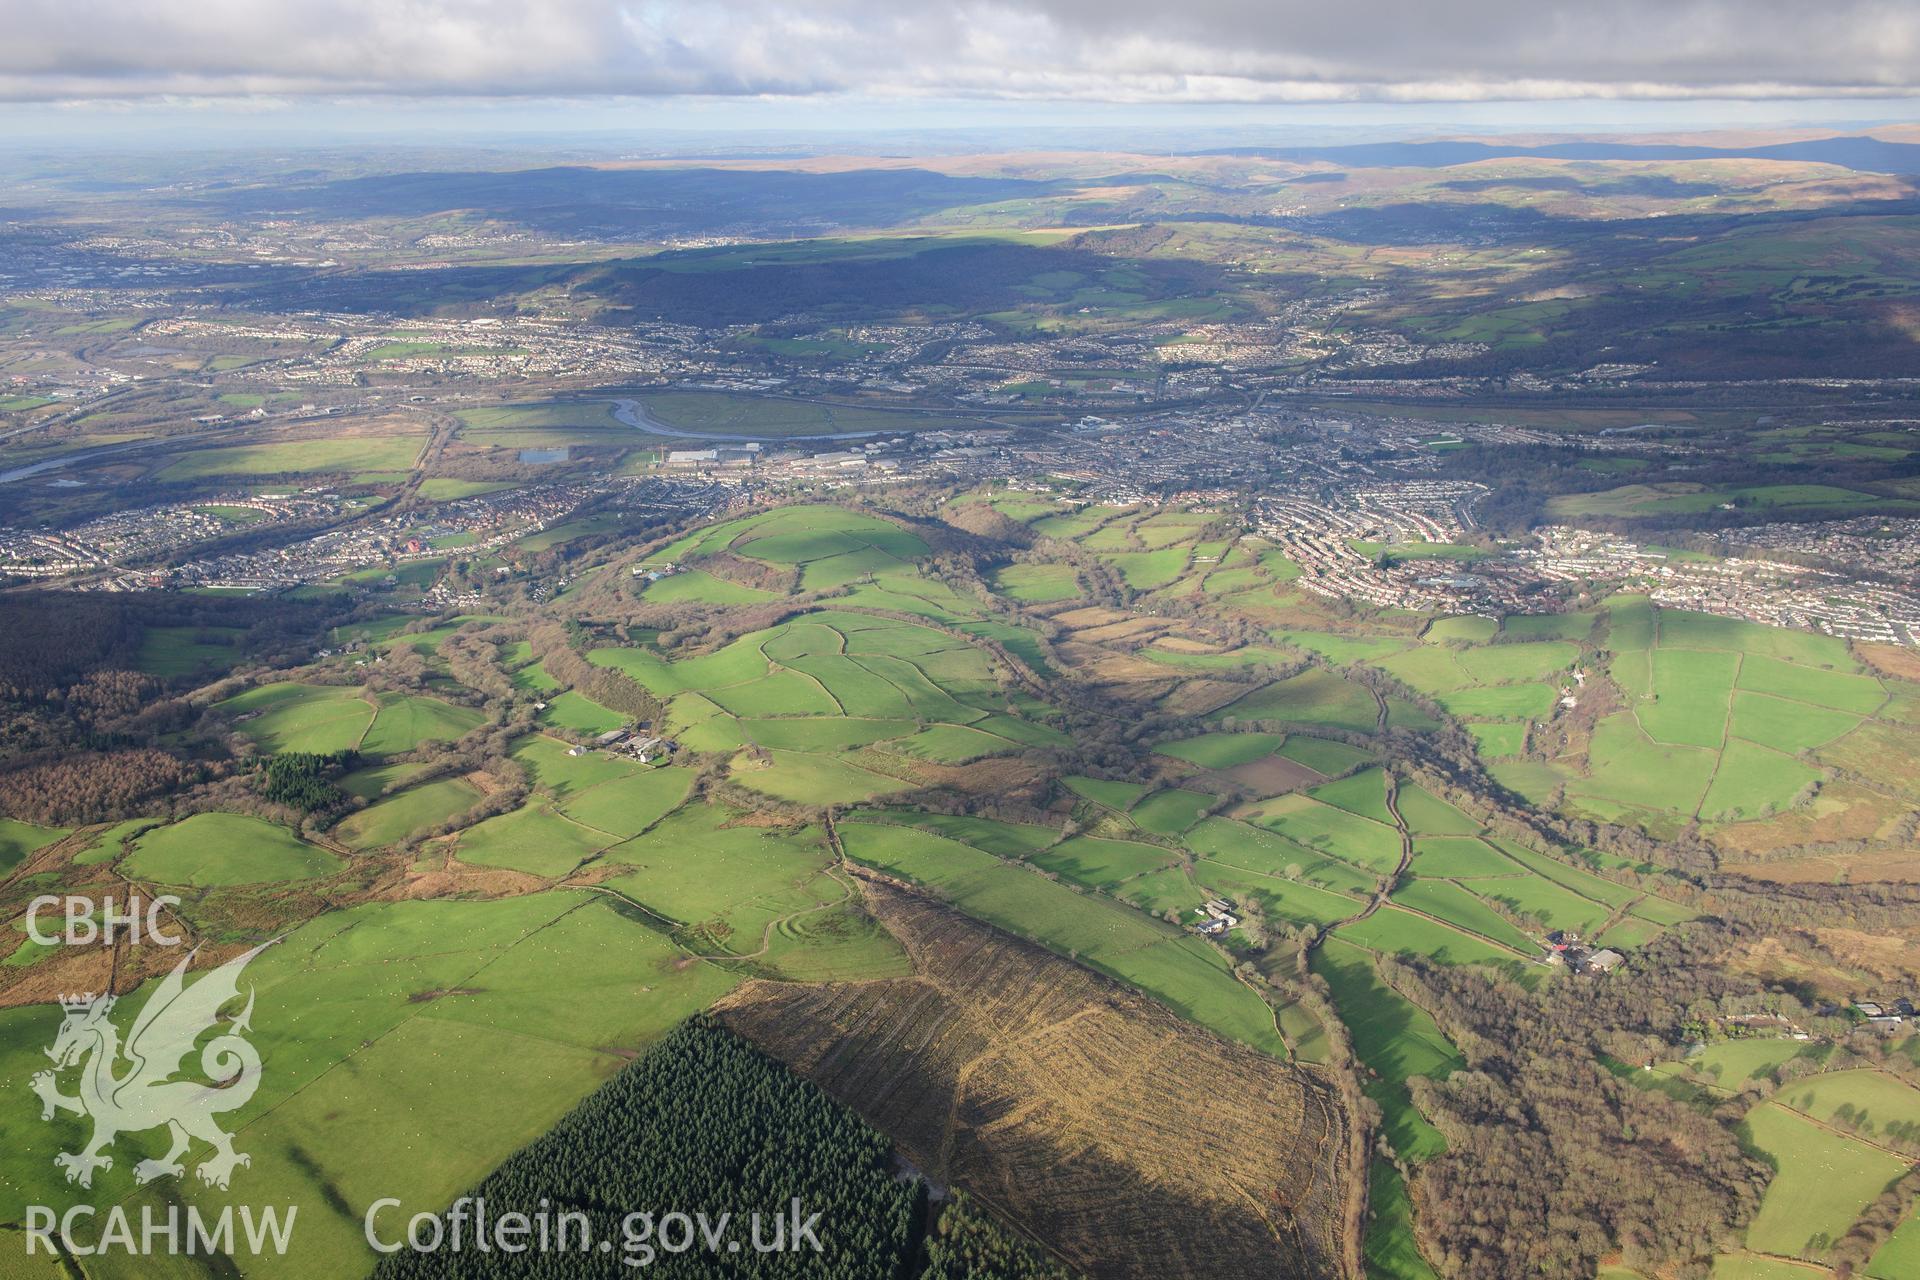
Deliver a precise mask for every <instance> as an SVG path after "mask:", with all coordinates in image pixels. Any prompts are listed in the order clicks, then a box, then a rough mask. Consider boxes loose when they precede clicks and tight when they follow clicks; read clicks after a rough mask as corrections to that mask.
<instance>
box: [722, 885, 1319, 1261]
mask: <svg viewBox="0 0 1920 1280" xmlns="http://www.w3.org/2000/svg"><path fill="white" fill-rule="evenodd" d="M864 888H865V890H866V893H867V895H868V898H869V902H870V905H871V907H872V909H873V912H874V914H875V915H876V916H877V917H878V918H879V919H880V920H881V921H883V922H884V923H885V924H886V925H887V927H888V928H889V929H891V930H892V931H893V932H894V933H895V934H896V935H898V936H899V938H900V939H901V941H902V942H903V943H904V944H905V946H906V948H907V950H908V951H909V952H910V953H911V954H912V956H913V959H914V962H915V966H916V968H917V970H918V972H917V973H916V975H915V976H914V977H911V978H901V979H892V980H887V981H881V982H865V983H842V984H829V985H821V986H798V985H788V984H783V983H772V982H752V983H749V984H747V985H746V986H744V987H742V988H740V989H739V990H738V991H736V992H735V993H734V994H733V995H731V996H729V997H728V998H727V999H726V1000H724V1001H722V1003H721V1004H720V1005H719V1006H718V1007H717V1009H716V1013H717V1014H718V1016H719V1017H720V1018H721V1020H722V1021H724V1022H725V1023H726V1025H727V1026H729V1027H731V1028H733V1029H734V1030H735V1031H737V1032H739V1033H741V1034H742V1035H745V1036H747V1037H748V1038H749V1039H751V1040H753V1041H755V1042H756V1043H758V1044H759V1045H760V1046H761V1047H762V1048H764V1049H766V1050H767V1051H769V1052H770V1053H773V1054H774V1055H776V1056H777V1057H780V1058H781V1059H783V1060H785V1061H786V1062H787V1063H789V1064H790V1065H791V1066H793V1067H794V1068H795V1069H796V1070H798V1071H799V1072H800V1073H801V1074H803V1075H805V1076H807V1077H808V1078H809V1079H811V1080H813V1081H814V1082H815V1083H816V1084H818V1085H820V1086H821V1087H822V1088H824V1089H825V1090H826V1091H827V1092H829V1093H830V1094H832V1095H833V1096H834V1097H836V1098H839V1099H840V1100H842V1101H843V1102H845V1103H847V1104H848V1105H850V1106H852V1107H853V1108H854V1109H855V1110H856V1111H858V1112H859V1113H860V1114H861V1115H862V1116H863V1117H865V1118H866V1120H867V1121H868V1122H869V1123H871V1124H873V1125H874V1126H875V1127H877V1128H879V1129H880V1130H882V1131H883V1132H885V1133H887V1134H889V1135H890V1136H892V1137H893V1138H894V1139H895V1141H896V1142H897V1143H898V1144H899V1146H900V1148H901V1150H902V1151H903V1152H904V1154H905V1155H906V1156H907V1158H908V1159H910V1160H912V1161H913V1162H914V1163H915V1164H917V1165H918V1166H919V1167H920V1168H922V1169H923V1170H925V1171H926V1172H927V1173H928V1174H929V1175H930V1176H932V1177H933V1178H934V1179H935V1180H937V1181H939V1182H942V1183H947V1182H951V1183H957V1184H958V1185H960V1186H961V1187H964V1188H965V1189H966V1190H968V1191H969V1192H971V1193H973V1194H975V1195H976V1196H978V1197H979V1198H980V1199H982V1200H984V1201H986V1202H987V1203H988V1204H990V1205H991V1206H992V1207H994V1208H995V1209H996V1210H998V1211H999V1212H1000V1213H1001V1214H1002V1215H1004V1216H1005V1217H1006V1218H1007V1219H1009V1220H1010V1221H1012V1222H1013V1223H1015V1224H1016V1225H1018V1226H1019V1227H1021V1228H1022V1229H1024V1230H1026V1231H1027V1232H1029V1233H1030V1234H1032V1235H1033V1236H1034V1237H1036V1238H1038V1239H1039V1240H1041V1241H1044V1242H1045V1243H1047V1244H1048V1245H1050V1246H1052V1247H1053V1248H1054V1249H1055V1250H1056V1251H1057V1252H1059V1253H1060V1254H1061V1255H1062V1256H1063V1257H1064V1258H1065V1259H1066V1260H1067V1261H1069V1262H1070V1263H1072V1264H1073V1265H1074V1266H1075V1267H1077V1268H1079V1269H1081V1270H1083V1271H1084V1272H1086V1273H1087V1274H1088V1275H1090V1276H1095V1277H1136V1276H1137V1277H1153V1278H1154V1280H1179V1278H1181V1277H1196V1278H1198V1277H1209V1278H1211V1280H1219V1278H1221V1277H1238V1276H1246V1277H1261V1278H1263V1280H1277V1278H1280V1277H1321V1276H1339V1275H1341V1274H1342V1264H1341V1262H1340V1258H1341V1249H1340V1243H1339V1242H1340V1238H1341V1230H1342V1214H1343V1205H1344V1203H1345V1184H1344V1178H1345V1177H1346V1176H1347V1174H1348V1170H1347V1169H1346V1167H1345V1166H1346V1156H1345V1153H1346V1140H1345V1128H1344V1126H1345V1123H1346V1119H1345V1117H1344V1115H1343V1113H1342V1110H1341V1107H1340V1102H1339V1097H1338V1095H1337V1093H1336V1092H1335V1091H1334V1090H1333V1088H1332V1087H1331V1086H1329V1085H1328V1084H1326V1083H1325V1082H1323V1081H1321V1080H1319V1079H1317V1078H1316V1077H1314V1076H1312V1075H1310V1074H1308V1073H1307V1072H1305V1071H1302V1070H1299V1069H1296V1068H1294V1067H1290V1066H1288V1065H1287V1064H1285V1063H1282V1062H1278V1061H1275V1060H1274V1059H1272V1058H1268V1057H1266V1056H1264V1055H1262V1054H1259V1053H1256V1052H1254V1051H1253V1050H1251V1049H1247V1048H1244V1047H1242V1046H1239V1045H1234V1044H1229V1043H1226V1042H1224V1041H1222V1040H1220V1039H1218V1038H1216V1037H1215V1036H1213V1035H1211V1034H1210V1033H1208V1032H1206V1031H1203V1030H1200V1029H1199V1028H1196V1027H1194V1026H1191V1025H1190V1024H1188V1023H1185V1022H1183V1021H1182V1020H1180V1019H1179V1018H1177V1017H1175V1016H1174V1015H1173V1014H1172V1013H1170V1012H1168V1011H1167V1010H1166V1009H1164V1008H1162V1007H1161V1006H1160V1005H1158V1004H1156V1003H1154V1002H1152V1001H1150V1000H1147V999H1146V998H1144V997H1141V996H1138V995H1136V994H1134V993H1133V992H1131V991H1128V990H1126V989H1124V988H1122V987H1119V986H1117V985H1115V984H1114V983H1111V982H1108V981H1106V980H1105V979H1103V978H1101V977H1099V976H1098V975H1095V974H1093V973H1091V972H1088V971H1087V970H1084V969H1082V968H1081V967H1079V966H1078V965H1075V964H1072V963H1070V962H1068V961H1066V960H1063V959H1061V958H1059V957H1057V956H1055V955H1053V954H1051V953H1050V952H1048V951H1045V950H1044V949H1042V948H1039V947H1036V946H1032V945H1030V944H1028V943H1025V942H1021V941H1018V940H1015V939H1012V938H1009V937H1007V936H1005V935H1003V934H1000V933H998V932H997V931H995V930H993V929H990V928H988V927H987V926H985V925H982V924H979V923H977V922H975V921H973V920H971V919H969V918H967V917H965V916H963V915H960V914H958V913H957V912H954V911H951V910H949V909H947V908H946V907H943V906H941V905H939V904H937V903H934V902H932V901H929V900H927V899H925V898H922V897H920V896H918V895H916V894H913V893H910V892H907V891H904V890H902V889H899V888H896V887H893V886H892V885H888V884H880V883H875V882H871V881H869V882H866V883H865V885H864Z"/></svg>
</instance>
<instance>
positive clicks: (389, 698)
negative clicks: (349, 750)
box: [360, 694, 482, 756]
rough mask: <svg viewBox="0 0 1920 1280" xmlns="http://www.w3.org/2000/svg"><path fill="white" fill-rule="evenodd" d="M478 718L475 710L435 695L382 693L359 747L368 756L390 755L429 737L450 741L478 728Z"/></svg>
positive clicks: (479, 716)
mask: <svg viewBox="0 0 1920 1280" xmlns="http://www.w3.org/2000/svg"><path fill="white" fill-rule="evenodd" d="M481 720H482V717H481V715H480V713H479V712H478V711H475V710H473V709H472V708H470V707H461V706H456V705H454V704H453V703H451V702H444V701H442V700H441V699H439V698H427V697H417V696H408V695H405V694H386V695H383V696H382V697H381V698H380V709H379V710H378V711H377V712H375V713H374V717H373V724H372V726H371V727H370V728H368V730H367V732H366V736H365V737H363V738H362V739H361V740H360V750H361V751H363V752H365V753H366V754H368V755H376V756H380V755H394V754H397V753H399V752H402V751H411V750H413V749H414V748H415V747H417V746H419V745H420V744H421V743H422V742H426V741H429V740H435V741H440V742H454V741H457V740H459V739H460V738H462V737H464V736H465V735H466V734H467V733H469V732H470V731H472V730H474V729H477V728H479V727H480V724H481Z"/></svg>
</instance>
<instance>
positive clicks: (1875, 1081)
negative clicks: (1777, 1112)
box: [1774, 1069, 1920, 1143]
mask: <svg viewBox="0 0 1920 1280" xmlns="http://www.w3.org/2000/svg"><path fill="white" fill-rule="evenodd" d="M1774 1101H1775V1102H1777V1103H1779V1104H1780V1105H1781V1106H1783V1107H1786V1108H1788V1109H1790V1110H1793V1111H1798V1112H1801V1113H1803V1114H1805V1115H1810V1116H1812V1117H1813V1118H1814V1119H1816V1120H1820V1121H1822V1122H1824V1123H1826V1124H1829V1125H1832V1126H1834V1127H1835V1128H1838V1129H1844V1130H1846V1131H1847V1132H1848V1133H1856V1134H1859V1135H1860V1136H1861V1137H1864V1138H1867V1139H1869V1140H1871V1141H1874V1142H1881V1143H1886V1142H1909V1143H1910V1142H1912V1141H1914V1140H1915V1139H1916V1138H1920V1089H1915V1088H1914V1087H1913V1086H1912V1085H1910V1084H1907V1083H1906V1082H1904V1081H1902V1080H1900V1079H1899V1078H1897V1077H1895V1076H1891V1075H1888V1074H1887V1073H1885V1072H1883V1071H1874V1070H1870V1069H1863V1070H1857V1071H1832V1072H1827V1073H1825V1074H1822V1075H1816V1076H1808V1077H1805V1078H1804V1079H1801V1080H1797V1081H1795V1082H1794V1083H1792V1084H1790V1085H1787V1086H1786V1087H1784V1088H1782V1089H1781V1090H1780V1092H1779V1093H1777V1094H1775V1095H1774Z"/></svg>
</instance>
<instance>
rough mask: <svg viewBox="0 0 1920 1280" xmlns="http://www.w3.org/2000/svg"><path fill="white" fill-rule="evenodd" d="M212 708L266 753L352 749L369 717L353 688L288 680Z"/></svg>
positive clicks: (371, 712) (323, 752) (369, 710)
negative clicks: (295, 682) (297, 682)
mask: <svg viewBox="0 0 1920 1280" xmlns="http://www.w3.org/2000/svg"><path fill="white" fill-rule="evenodd" d="M216 709H217V710H219V711H221V712H222V713H224V714H225V715H226V716H227V717H228V719H230V720H231V721H233V723H234V727H235V728H236V729H237V730H239V732H241V733H243V734H245V735H246V736H247V737H249V738H252V739H253V740H254V741H255V742H257V743H259V744H260V745H261V746H262V747H263V748H265V749H266V750H268V751H273V752H280V751H311V752H313V753H315V754H316V755H326V754H328V753H329V752H334V751H351V750H354V749H357V748H358V747H359V745H360V740H361V738H362V737H363V736H365V734H366V731H367V727H368V726H369V725H371V724H372V723H373V716H374V709H373V707H372V706H371V705H370V704H369V703H368V702H367V700H366V699H365V698H363V697H361V696H360V691H359V690H358V689H355V688H343V687H339V686H335V685H311V684H294V683H290V682H281V683H277V684H263V685H257V686H255V687H254V688H251V689H248V690H247V691H246V692H245V693H241V694H238V695H236V696H234V697H231V698H228V699H227V700H226V701H225V702H221V703H218V704H216Z"/></svg>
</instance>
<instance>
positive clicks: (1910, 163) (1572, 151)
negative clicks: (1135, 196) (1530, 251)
mask: <svg viewBox="0 0 1920 1280" xmlns="http://www.w3.org/2000/svg"><path fill="white" fill-rule="evenodd" d="M1192 154H1194V155H1205V156H1259V157H1263V158H1266V159H1270V160H1290V161H1295V162H1300V163H1311V162H1314V161H1325V162H1328V163H1332V164H1341V165H1347V166H1350V167H1352V168H1360V169H1388V168H1426V169H1443V168H1446V167H1448V166H1450V165H1457V164H1472V163H1474V162H1475V161H1479V160H1522V159H1525V160H1797V161H1801V162H1810V163H1815V164H1833V165H1839V166H1841V167H1843V168H1847V169H1858V170H1861V171H1863V172H1868V173H1901V174H1910V173H1920V143H1913V142H1891V141H1888V140H1886V139H1884V138H1875V137H1870V136H1867V135H1864V134H1862V135H1854V136H1847V137H1832V138H1808V139H1804V140H1800V141H1794V142H1777V143H1768V144H1763V145H1758V146H1731V147H1711V146H1700V145H1689V144H1685V143H1648V142H1604V141H1591V140H1577V141H1567V142H1555V143H1549V144H1546V145H1544V146H1517V145H1516V146H1509V145H1502V144H1500V143H1492V142H1472V141H1464V140H1446V139H1441V140H1436V141H1432V142H1366V143H1356V144H1352V145H1348V146H1336V147H1226V148H1221V149H1218V150H1210V151H1197V152H1194V153H1192Z"/></svg>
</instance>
